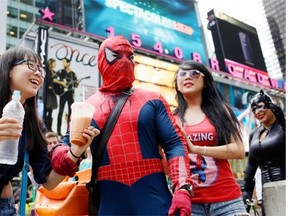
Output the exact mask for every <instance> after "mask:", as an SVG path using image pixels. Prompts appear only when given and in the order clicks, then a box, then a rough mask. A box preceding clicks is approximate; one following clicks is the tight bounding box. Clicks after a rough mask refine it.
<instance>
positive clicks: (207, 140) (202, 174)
mask: <svg viewBox="0 0 288 216" xmlns="http://www.w3.org/2000/svg"><path fill="white" fill-rule="evenodd" d="M175 89H176V93H177V94H176V100H177V101H178V106H177V108H176V110H175V111H174V116H175V118H176V120H177V121H178V124H179V125H180V127H181V128H182V131H183V133H185V135H186V137H187V142H188V144H189V151H190V154H189V158H190V172H191V178H192V180H193V183H194V189H193V190H194V197H193V198H192V200H191V201H192V215H193V216H194V215H199V216H200V215H201V216H203V215H211V216H213V215H221V216H223V215H248V214H247V212H246V210H245V206H244V203H243V200H242V196H241V190H240V187H239V185H238V184H237V182H236V180H235V178H234V176H233V173H232V171H231V168H230V165H229V162H228V159H243V158H244V156H245V150H244V146H243V143H242V139H241V132H240V124H239V121H238V120H237V118H236V116H235V114H234V113H233V111H232V110H231V108H230V107H229V105H228V103H227V102H226V101H225V99H224V97H223V96H222V95H221V93H220V92H219V91H218V90H217V88H216V85H215V82H214V79H213V77H212V75H211V73H210V72H209V70H208V69H207V68H206V67H205V66H204V65H203V64H201V63H199V62H197V61H193V60H188V61H184V62H183V63H182V64H181V65H180V67H179V71H178V73H177V75H176V79H175Z"/></svg>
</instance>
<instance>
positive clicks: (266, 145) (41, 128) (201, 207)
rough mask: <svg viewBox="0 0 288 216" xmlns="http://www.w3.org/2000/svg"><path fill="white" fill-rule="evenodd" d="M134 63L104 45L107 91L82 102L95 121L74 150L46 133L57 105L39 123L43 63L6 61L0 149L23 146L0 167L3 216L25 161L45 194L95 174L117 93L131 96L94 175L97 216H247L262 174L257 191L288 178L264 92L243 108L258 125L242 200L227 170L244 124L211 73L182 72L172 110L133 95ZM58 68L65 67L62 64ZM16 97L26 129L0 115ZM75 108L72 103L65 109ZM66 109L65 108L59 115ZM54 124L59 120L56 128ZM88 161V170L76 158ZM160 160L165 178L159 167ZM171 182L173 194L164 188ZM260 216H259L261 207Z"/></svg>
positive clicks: (20, 56) (21, 52)
mask: <svg viewBox="0 0 288 216" xmlns="http://www.w3.org/2000/svg"><path fill="white" fill-rule="evenodd" d="M133 57H134V50H133V47H132V45H131V44H130V43H129V42H128V40H127V39H126V38H124V37H123V36H113V37H109V38H107V39H106V40H104V41H103V42H102V44H101V46H100V48H99V52H98V70H99V73H100V74H101V76H102V80H103V82H102V85H101V87H100V88H99V91H98V92H97V93H95V94H94V95H93V96H91V97H90V98H89V99H87V100H86V102H88V103H90V104H92V105H93V106H94V107H95V108H96V110H97V112H95V113H94V116H93V119H92V123H91V125H90V126H89V127H88V128H87V129H85V130H84V132H83V136H84V137H85V138H86V140H87V143H86V144H85V145H83V146H79V145H74V144H72V143H70V140H69V136H70V132H69V130H67V133H66V135H64V136H63V137H62V134H61V132H60V128H59V127H57V133H55V132H53V131H52V129H51V122H52V118H51V112H52V109H54V108H55V106H57V104H56V105H55V101H54V103H49V104H50V105H49V108H50V109H49V110H47V115H45V119H44V120H42V119H40V117H39V116H38V112H37V108H36V107H37V106H36V100H37V97H36V96H37V93H38V90H39V89H40V87H41V85H42V84H43V82H44V78H45V75H46V74H45V71H44V70H43V69H42V68H41V60H40V58H39V56H38V55H37V54H36V53H35V52H34V51H32V50H30V49H28V48H24V47H20V46H19V47H15V48H10V49H9V50H7V51H6V52H4V53H3V55H2V56H1V57H0V96H1V102H0V117H1V118H0V140H10V139H17V138H19V137H20V141H19V148H18V161H17V163H16V164H15V165H7V164H0V215H17V210H16V206H15V202H17V201H18V200H16V199H18V198H17V197H16V195H19V194H18V192H19V191H17V193H16V192H15V189H14V195H15V196H14V197H13V188H12V184H11V181H12V179H13V178H14V177H15V176H17V175H19V173H20V172H21V169H22V167H23V164H24V155H25V154H26V153H28V154H29V159H28V161H29V165H30V167H31V169H32V170H33V179H34V180H35V182H37V184H39V185H42V186H43V187H45V188H47V189H49V190H51V189H53V188H55V187H56V186H57V185H58V184H59V183H60V182H61V181H62V180H63V179H64V178H65V177H66V176H70V177H73V175H74V174H75V172H76V171H77V170H79V169H87V168H91V163H92V155H91V152H92V153H93V151H94V149H95V148H97V143H98V142H99V139H100V137H101V133H100V131H101V130H102V129H103V127H104V125H105V122H106V121H107V119H108V116H109V114H110V112H111V110H112V109H113V107H114V106H115V104H116V103H117V101H118V99H119V96H120V95H121V94H122V93H123V92H125V93H126V94H130V96H129V98H128V100H127V102H126V103H125V104H124V107H123V110H122V112H121V113H120V116H119V118H118V120H117V122H116V125H115V127H114V129H113V131H112V135H111V136H110V138H109V140H108V142H107V144H106V147H105V150H104V153H103V159H102V160H101V164H100V165H99V168H98V173H97V181H98V186H99V196H100V205H99V211H98V214H99V215H118V214H121V215H144V214H145V215H170V216H172V215H177V214H179V215H181V216H185V215H193V216H195V215H199V216H200V215H211V216H214V215H215V216H216V215H227V216H228V215H249V213H248V212H247V209H246V208H245V207H246V206H245V204H246V201H247V200H251V199H252V195H253V191H254V187H255V186H254V176H255V172H256V170H257V168H258V167H259V168H260V170H261V176H262V184H265V183H267V182H274V181H281V180H285V179H286V173H285V171H286V160H285V157H286V155H285V152H286V143H285V136H286V121H285V115H284V113H283V110H282V109H281V108H280V107H279V106H278V105H277V104H276V103H274V102H273V100H272V98H271V97H270V96H269V95H268V94H267V93H265V92H264V91H263V90H261V91H260V92H259V93H257V94H256V95H255V97H254V98H253V99H252V100H251V103H250V105H249V106H250V109H251V112H252V113H253V114H254V117H255V120H256V121H257V122H258V123H259V126H257V127H256V128H255V129H254V130H253V131H252V132H251V134H250V138H249V144H250V150H249V157H248V162H247V165H246V169H245V177H244V183H243V188H242V191H241V187H240V185H239V184H238V183H237V182H236V180H235V177H234V175H233V172H232V170H231V167H230V164H229V161H228V160H230V159H243V158H244V157H245V149H244V146H243V141H242V134H241V125H240V122H239V121H238V119H237V117H236V116H235V114H234V112H233V111H232V109H231V107H230V106H229V104H228V103H227V101H226V100H225V98H224V97H223V96H222V94H221V92H220V91H219V90H218V89H217V86H216V84H215V81H214V79H213V76H212V74H211V72H210V71H209V70H208V68H207V67H205V66H204V65H203V64H202V63H200V62H197V61H194V60H186V61H183V62H182V63H181V64H180V65H179V70H178V71H177V72H176V74H175V94H176V100H177V107H176V109H175V110H173V111H171V110H170V107H169V105H168V103H167V101H166V100H165V99H164V98H163V97H162V96H161V94H159V93H156V92H153V91H148V90H143V89H139V88H134V87H133V82H134V80H135V75H134V65H135V63H134V59H133ZM28 60H29V64H28ZM50 61H51V62H50V63H49V65H51V66H49V67H51V68H50V70H51V71H52V73H51V74H50V75H49V77H50V78H49V79H53V77H54V76H55V75H54V73H55V71H54V72H53V68H54V67H55V65H54V64H55V63H54V61H53V59H51V60H50ZM19 62H20V63H19ZM31 62H32V63H31ZM63 64H65V65H66V66H67V67H66V69H67V68H69V65H70V64H69V62H68V61H67V60H63ZM67 71H69V72H71V74H72V75H73V77H71V79H72V78H73V79H75V80H77V77H76V74H75V73H74V72H73V71H72V70H68V69H67ZM63 73H64V72H63ZM75 83H76V82H75ZM75 85H76V84H75ZM14 90H19V91H20V92H21V103H22V104H23V106H24V108H25V119H24V123H23V125H20V124H19V123H18V122H17V121H16V120H15V119H13V118H7V117H3V116H2V111H3V108H4V107H5V105H6V104H7V103H8V102H9V101H10V100H11V96H12V92H13V91H14ZM50 93H51V94H52V93H53V92H51V91H50ZM69 93H71V94H73V91H69ZM54 96H55V95H54ZM48 98H54V97H53V95H52V96H51V95H50V96H49V97H48ZM54 99H55V98H54ZM54 99H53V100H54ZM65 101H66V99H65ZM72 102H73V101H72V100H71V101H69V100H68V103H69V105H71V103H72ZM64 104H65V102H64V99H63V101H60V109H61V110H62V108H63V106H64ZM69 113H70V112H69ZM60 117H61V118H62V113H61V111H59V116H58V120H57V121H58V123H57V125H58V126H59V125H60V124H61V118H60ZM19 128H22V129H23V130H22V131H23V132H22V134H19V133H17V132H16V131H17V130H16V129H19ZM99 133H100V135H99ZM58 135H61V137H59V136H58ZM98 135H99V136H98ZM62 138H63V139H62ZM159 149H160V150H159ZM90 151H91V152H90ZM85 152H86V157H87V160H86V161H85V163H84V160H83V161H82V157H80V156H81V155H83V153H85ZM163 153H164V158H165V160H166V161H167V162H166V164H167V170H168V173H167V172H165V169H164V167H163V163H162V160H163V157H162V156H163ZM167 174H168V179H169V181H170V182H171V183H170V184H171V185H170V186H171V188H168V187H167ZM170 189H171V190H170ZM263 203H265V200H263ZM263 206H264V205H262V208H263ZM248 211H249V210H248ZM262 214H263V215H265V209H264V208H263V209H262Z"/></svg>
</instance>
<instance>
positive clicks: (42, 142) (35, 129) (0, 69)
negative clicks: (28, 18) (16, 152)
mask: <svg viewBox="0 0 288 216" xmlns="http://www.w3.org/2000/svg"><path fill="white" fill-rule="evenodd" d="M22 59H31V60H33V61H35V62H36V63H38V65H41V60H40V58H39V56H38V55H37V54H36V53H35V52H34V51H33V50H31V49H28V48H25V47H21V46H17V47H13V48H10V49H9V50H7V51H6V52H4V53H3V54H2V55H1V57H0V98H1V100H0V117H2V112H3V108H4V106H5V105H6V104H7V103H8V102H9V101H10V100H11V97H12V92H11V89H10V85H11V80H10V70H11V68H12V67H13V63H15V62H17V61H20V60H22ZM23 106H24V109H25V118H24V123H23V129H24V131H25V140H26V148H27V149H28V150H32V151H37V149H40V148H46V146H47V143H46V139H45V135H44V131H43V130H44V127H43V125H44V124H43V123H42V121H41V119H40V118H39V115H38V111H37V98H36V96H34V97H31V98H28V99H26V101H25V103H24V105H23ZM36 143H37V145H36Z"/></svg>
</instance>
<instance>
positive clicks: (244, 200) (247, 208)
mask: <svg viewBox="0 0 288 216" xmlns="http://www.w3.org/2000/svg"><path fill="white" fill-rule="evenodd" d="M242 198H243V202H244V205H245V208H246V211H247V212H248V213H249V212H250V206H249V205H248V204H247V200H248V201H250V199H251V194H250V193H249V192H247V191H243V193H242Z"/></svg>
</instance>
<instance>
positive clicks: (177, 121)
mask: <svg viewBox="0 0 288 216" xmlns="http://www.w3.org/2000/svg"><path fill="white" fill-rule="evenodd" d="M176 124H177V126H178V127H179V129H180V131H181V133H182V136H183V137H184V138H185V139H186V143H187V146H188V151H189V153H195V146H194V145H193V143H192V142H191V140H190V139H189V137H188V136H187V133H186V131H185V129H184V128H183V126H182V122H181V121H180V120H179V119H177V120H176Z"/></svg>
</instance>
